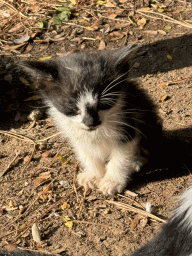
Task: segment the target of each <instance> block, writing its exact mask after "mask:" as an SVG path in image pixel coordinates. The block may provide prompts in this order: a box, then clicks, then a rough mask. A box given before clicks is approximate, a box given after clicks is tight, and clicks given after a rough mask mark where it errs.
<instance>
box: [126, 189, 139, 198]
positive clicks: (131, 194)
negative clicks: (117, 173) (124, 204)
mask: <svg viewBox="0 0 192 256" xmlns="http://www.w3.org/2000/svg"><path fill="white" fill-rule="evenodd" d="M125 195H126V196H127V195H129V196H133V197H136V196H138V194H136V193H134V192H132V191H130V190H126V191H125Z"/></svg>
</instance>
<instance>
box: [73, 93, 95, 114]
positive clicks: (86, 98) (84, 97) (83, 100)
mask: <svg viewBox="0 0 192 256" xmlns="http://www.w3.org/2000/svg"><path fill="white" fill-rule="evenodd" d="M97 102H98V100H97V98H96V97H95V96H93V92H92V91H86V92H85V93H83V94H81V95H80V97H79V99H78V102H77V107H78V108H79V110H80V111H81V115H82V116H84V115H85V114H86V112H85V111H86V106H87V105H88V104H89V106H91V107H95V108H96V107H97Z"/></svg>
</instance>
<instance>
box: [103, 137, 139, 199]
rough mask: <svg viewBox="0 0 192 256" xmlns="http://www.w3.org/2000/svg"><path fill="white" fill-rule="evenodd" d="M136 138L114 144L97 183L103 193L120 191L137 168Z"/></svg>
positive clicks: (111, 193) (110, 193)
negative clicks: (103, 172) (124, 142)
mask: <svg viewBox="0 0 192 256" xmlns="http://www.w3.org/2000/svg"><path fill="white" fill-rule="evenodd" d="M136 152H137V140H133V141H132V142H128V143H126V144H123V145H119V146H116V147H115V148H114V149H113V151H112V154H111V158H110V161H109V162H108V164H107V166H106V174H105V176H104V178H102V179H101V181H100V183H99V189H100V191H101V192H102V193H103V194H104V195H107V194H108V195H113V194H115V193H120V192H122V191H123V189H124V188H125V186H126V184H127V181H128V180H129V177H130V175H131V174H132V173H133V172H135V171H138V170H139V165H138V157H137V155H136Z"/></svg>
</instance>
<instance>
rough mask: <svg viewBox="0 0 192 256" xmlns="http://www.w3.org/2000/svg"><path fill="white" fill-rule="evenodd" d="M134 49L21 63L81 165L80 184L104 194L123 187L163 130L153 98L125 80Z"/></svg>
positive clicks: (143, 160) (120, 189)
mask: <svg viewBox="0 0 192 256" xmlns="http://www.w3.org/2000/svg"><path fill="white" fill-rule="evenodd" d="M137 49H138V45H136V44H131V45H128V46H127V47H125V48H122V49H118V50H111V51H103V52H99V53H92V54H89V53H76V54H69V55H67V56H65V57H62V58H59V59H56V60H46V61H26V62H24V63H23V64H22V65H23V66H24V68H25V70H27V72H29V73H30V74H31V75H32V77H34V78H35V80H36V82H37V83H38V85H39V89H40V91H41V93H42V95H43V97H44V99H45V103H46V104H47V106H48V107H49V114H50V115H51V116H52V118H53V119H54V121H55V123H56V126H57V127H59V129H60V130H61V131H63V134H64V135H65V137H66V138H68V140H69V142H70V143H71V145H72V147H73V148H74V151H75V153H76V155H77V157H78V159H79V161H80V162H81V164H82V167H83V172H82V173H79V174H78V177H77V179H78V183H79V184H80V185H82V186H84V188H85V189H88V188H98V189H99V190H100V191H101V192H102V193H103V194H104V195H107V194H108V195H112V194H115V193H117V192H119V193H120V192H122V191H123V189H124V188H125V186H126V185H127V182H128V181H129V180H130V176H131V174H132V173H134V172H135V171H139V170H140V168H141V166H142V165H143V163H144V162H145V161H146V158H147V157H148V156H149V155H150V152H152V151H153V149H154V147H155V145H156V138H157V137H159V136H160V134H161V123H160V122H159V118H158V117H157V114H156V107H155V106H154V104H153V102H152V101H151V99H150V98H149V96H148V95H147V94H146V92H145V91H144V90H143V89H142V88H140V87H139V86H138V85H137V84H136V83H134V82H132V81H129V80H128V79H127V75H128V73H129V70H130V68H129V65H128V61H129V59H130V58H131V57H132V55H133V54H134V53H135V52H136V50H137Z"/></svg>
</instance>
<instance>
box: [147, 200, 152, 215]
mask: <svg viewBox="0 0 192 256" xmlns="http://www.w3.org/2000/svg"><path fill="white" fill-rule="evenodd" d="M146 212H149V213H151V203H149V202H147V203H146Z"/></svg>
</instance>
